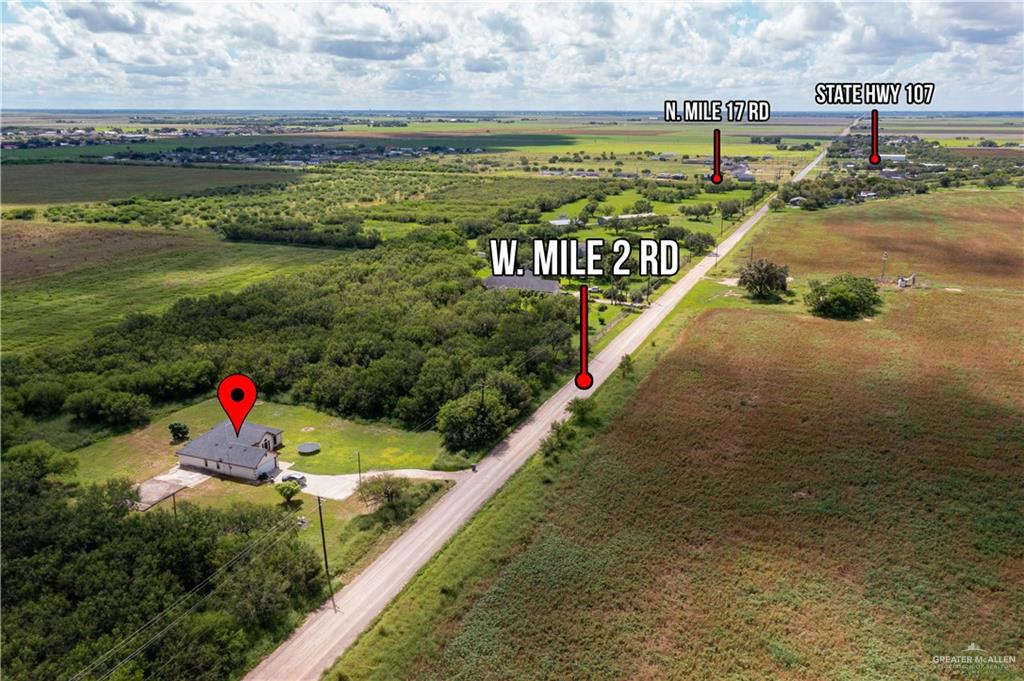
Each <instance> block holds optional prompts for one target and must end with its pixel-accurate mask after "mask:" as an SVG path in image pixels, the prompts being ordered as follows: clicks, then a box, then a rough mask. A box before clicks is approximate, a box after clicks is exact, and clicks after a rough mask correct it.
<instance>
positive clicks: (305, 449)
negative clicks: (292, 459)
mask: <svg viewBox="0 0 1024 681" xmlns="http://www.w3.org/2000/svg"><path fill="white" fill-rule="evenodd" d="M319 451H320V443H319V442H303V443H302V444H301V445H299V454H307V455H308V454H316V453H317V452H319Z"/></svg>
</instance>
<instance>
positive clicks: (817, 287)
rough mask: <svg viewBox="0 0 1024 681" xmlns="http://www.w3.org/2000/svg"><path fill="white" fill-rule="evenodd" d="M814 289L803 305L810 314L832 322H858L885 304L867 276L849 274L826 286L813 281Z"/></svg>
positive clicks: (836, 278) (833, 280) (833, 279)
mask: <svg viewBox="0 0 1024 681" xmlns="http://www.w3.org/2000/svg"><path fill="white" fill-rule="evenodd" d="M810 286H811V290H810V292H809V293H808V294H807V295H806V296H804V302H805V303H806V304H807V306H808V307H809V308H811V312H813V313H814V314H816V315H820V316H822V317H830V318H832V319H857V318H858V317H862V316H865V315H870V314H872V313H874V312H875V310H876V308H878V306H879V305H881V304H882V298H881V296H879V295H878V287H877V286H876V285H875V283H874V282H873V281H871V279H869V278H868V277H855V276H854V275H852V274H850V273H849V272H847V273H846V274H840V275H839V276H838V277H833V278H832V279H829V280H828V281H827V282H826V283H824V284H823V283H821V282H820V281H817V280H812V281H811V282H810Z"/></svg>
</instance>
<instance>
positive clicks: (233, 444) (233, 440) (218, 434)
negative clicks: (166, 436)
mask: <svg viewBox="0 0 1024 681" xmlns="http://www.w3.org/2000/svg"><path fill="white" fill-rule="evenodd" d="M281 432H283V431H282V430H281V429H280V428H271V427H270V426H263V425H260V424H258V423H243V424H242V428H241V430H240V431H239V433H238V437H235V429H234V427H233V426H232V425H231V423H230V422H229V421H223V422H221V423H218V424H217V425H216V426H214V427H213V428H211V429H210V430H209V431H208V432H206V433H204V434H202V435H200V436H199V437H197V438H196V439H195V440H192V441H191V442H189V443H188V444H187V445H185V446H184V447H182V448H181V449H179V450H178V454H184V455H185V456H194V457H197V458H200V459H207V460H209V461H220V462H222V463H229V464H232V465H234V466H243V467H245V468H256V467H257V466H258V465H259V463H260V461H262V460H263V457H264V456H266V454H267V450H266V449H263V448H262V447H259V446H258V445H259V443H260V440H262V439H263V436H264V435H266V434H267V433H273V434H275V435H278V434H280V433H281Z"/></svg>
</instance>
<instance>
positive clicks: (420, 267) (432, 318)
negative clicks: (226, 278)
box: [3, 230, 576, 444]
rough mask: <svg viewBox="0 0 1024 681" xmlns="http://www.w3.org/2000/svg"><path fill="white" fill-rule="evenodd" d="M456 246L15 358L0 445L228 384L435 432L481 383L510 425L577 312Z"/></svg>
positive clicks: (331, 268) (437, 242) (383, 260)
mask: <svg viewBox="0 0 1024 681" xmlns="http://www.w3.org/2000/svg"><path fill="white" fill-rule="evenodd" d="M479 266H480V261H479V259H478V258H477V257H476V256H474V255H473V254H472V253H471V252H470V250H469V249H468V248H467V246H466V245H465V242H464V241H463V239H462V238H461V237H460V236H459V235H457V234H455V233H453V232H450V231H437V230H431V231H428V230H418V231H415V232H413V233H411V234H410V235H409V236H408V237H406V238H403V239H399V240H395V241H390V242H386V243H385V244H384V245H383V246H381V247H379V248H377V249H374V250H371V251H356V252H351V253H348V254H346V255H345V256H344V257H343V259H341V260H340V261H337V262H332V263H328V264H324V265H320V266H317V267H315V268H313V269H311V270H308V271H306V272H304V273H303V274H301V275H290V276H283V277H279V278H276V279H274V280H270V281H268V282H264V283H261V284H258V285H255V286H252V287H250V288H248V289H246V290H244V291H242V292H240V293H228V294H222V295H212V296H208V297H205V298H183V299H180V300H179V301H177V302H176V303H175V304H174V305H173V306H172V307H171V308H170V309H169V310H167V312H165V313H163V314H161V315H144V314H134V315H131V316H129V317H127V318H126V319H124V320H123V321H121V322H120V323H119V324H117V325H114V326H107V327H104V328H101V329H99V330H97V331H96V332H95V333H94V334H93V336H92V338H91V339H89V340H88V341H86V342H83V343H81V344H79V345H76V346H72V347H70V348H67V349H64V350H47V351H46V352H39V353H34V354H25V355H11V356H8V357H5V358H4V372H3V397H4V419H3V434H4V443H5V444H12V443H17V442H20V441H24V440H25V439H26V438H28V437H30V436H31V434H32V432H33V430H34V427H33V424H34V423H36V422H38V421H44V420H48V419H51V418H54V417H58V416H61V415H64V414H67V415H71V416H73V417H74V418H75V419H76V420H77V421H78V422H82V423H85V424H94V425H99V426H103V427H123V426H128V425H133V424H136V423H140V422H142V421H144V420H145V419H146V418H147V415H148V411H149V405H150V404H156V403H159V402H165V401H172V400H174V401H177V400H188V399H196V398H198V397H199V396H202V395H205V394H209V392H210V391H211V390H212V389H213V387H214V386H215V383H216V380H217V379H218V378H219V377H221V376H223V375H225V374H227V373H232V372H244V373H246V374H248V375H250V376H251V377H252V378H253V379H254V380H255V381H256V384H257V385H258V386H259V388H260V392H261V394H263V395H267V396H271V397H275V398H277V399H284V400H287V399H291V400H294V401H297V402H306V403H312V404H314V405H316V406H317V407H318V408H320V409H324V410H327V411H331V412H335V413H338V414H341V415H348V416H359V417H364V418H391V419H397V420H399V421H401V422H403V423H405V424H406V425H407V426H411V427H415V426H423V427H429V426H431V425H433V424H434V420H435V418H436V414H437V413H438V411H439V410H440V409H441V407H442V406H443V405H444V404H445V403H447V402H450V401H452V400H457V399H458V398H460V397H461V396H462V395H464V394H466V393H467V392H469V391H471V390H473V389H474V388H475V387H476V386H478V385H480V384H481V383H486V384H487V386H488V387H489V388H492V389H495V390H497V391H498V392H499V394H500V399H501V400H503V402H504V403H505V404H506V405H507V406H509V408H510V409H509V411H508V412H507V413H508V414H509V416H508V419H507V421H508V423H506V424H505V425H508V424H509V423H511V421H512V420H514V419H516V418H518V417H519V416H521V415H522V414H524V413H525V411H526V410H527V409H528V408H529V404H530V402H531V400H532V399H533V397H534V396H536V395H537V394H539V392H540V391H541V390H542V389H543V388H544V387H545V386H546V385H548V384H549V383H550V382H551V381H552V380H554V378H555V377H556V375H557V374H558V372H559V371H560V369H561V367H562V366H564V365H565V364H567V363H568V362H569V361H571V357H572V349H571V337H572V333H573V324H574V320H575V314H576V312H575V306H574V305H573V303H572V300H571V299H569V298H562V297H560V296H541V295H538V294H528V293H521V292H515V291H506V292H499V291H487V290H485V289H484V288H483V286H482V284H481V282H480V280H479V279H478V278H477V277H476V276H475V275H474V272H475V270H476V269H478V268H479Z"/></svg>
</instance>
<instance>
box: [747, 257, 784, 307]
mask: <svg viewBox="0 0 1024 681" xmlns="http://www.w3.org/2000/svg"><path fill="white" fill-rule="evenodd" d="M788 276H789V268H788V267H787V266H785V265H777V264H775V263H773V262H772V261H771V260H765V259H764V258H761V259H760V260H757V261H755V262H752V263H747V264H746V265H744V266H743V267H741V268H740V286H742V287H743V288H745V289H747V291H748V292H749V293H750V295H752V296H753V297H755V298H770V297H772V296H774V295H776V294H778V293H779V292H780V291H785V290H786V278H787V277H788Z"/></svg>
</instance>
